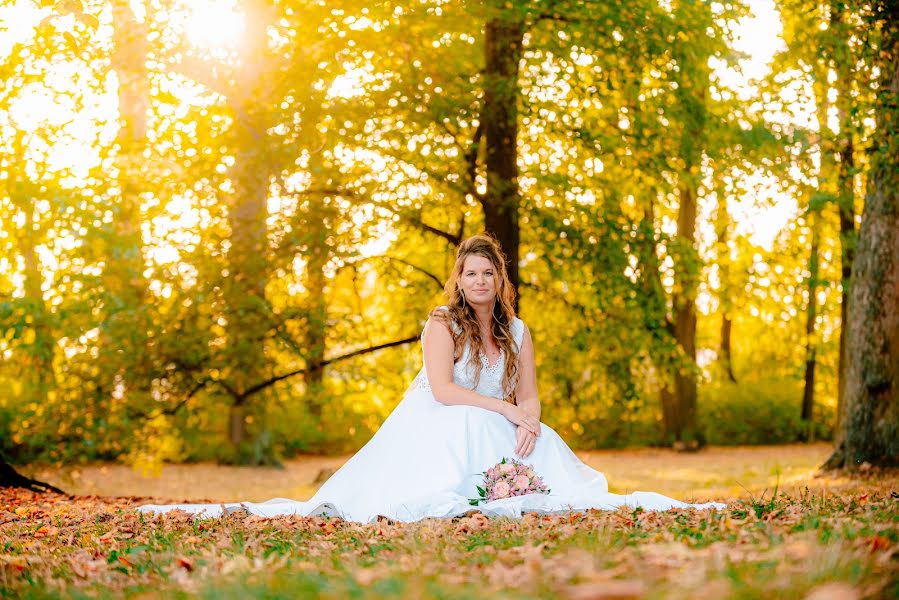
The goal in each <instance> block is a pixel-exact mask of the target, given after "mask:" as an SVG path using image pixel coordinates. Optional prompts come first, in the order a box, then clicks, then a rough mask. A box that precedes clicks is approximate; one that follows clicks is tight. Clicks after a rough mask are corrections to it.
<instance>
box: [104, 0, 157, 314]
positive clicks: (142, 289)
mask: <svg viewBox="0 0 899 600" xmlns="http://www.w3.org/2000/svg"><path fill="white" fill-rule="evenodd" d="M112 18H113V36H114V37H113V42H114V44H115V52H113V54H112V66H113V68H114V69H115V74H116V77H117V78H118V84H119V87H118V99H119V130H118V133H117V136H116V143H117V144H118V146H119V148H118V153H117V155H116V163H115V164H116V167H117V168H118V183H119V189H120V196H119V199H118V203H117V210H118V212H117V214H116V219H115V221H114V227H115V228H116V229H115V234H116V235H115V237H114V239H113V242H112V243H113V247H112V248H111V251H110V252H109V256H110V260H109V263H108V265H107V268H106V270H105V272H104V279H105V282H106V286H107V288H108V291H109V296H110V298H111V299H112V303H113V306H111V307H110V310H111V311H112V312H113V313H115V312H118V311H119V310H122V309H126V310H127V309H134V308H135V307H138V306H140V305H141V304H143V302H144V299H145V298H146V295H147V283H146V281H145V279H144V276H143V271H144V260H143V240H142V238H141V224H140V210H141V199H140V193H141V191H142V188H141V185H142V182H144V181H146V179H147V172H146V169H145V167H144V162H145V159H144V157H143V152H144V150H145V149H146V144H147V111H148V110H149V106H150V77H149V73H148V72H147V67H146V63H147V39H146V38H147V27H146V24H145V23H140V22H138V20H137V17H136V15H135V14H134V12H133V10H132V9H131V5H130V3H129V2H128V1H127V0H116V1H115V2H113V3H112ZM128 321H129V323H128V327H129V330H130V331H133V330H134V319H133V313H131V314H130V315H129V318H128Z"/></svg>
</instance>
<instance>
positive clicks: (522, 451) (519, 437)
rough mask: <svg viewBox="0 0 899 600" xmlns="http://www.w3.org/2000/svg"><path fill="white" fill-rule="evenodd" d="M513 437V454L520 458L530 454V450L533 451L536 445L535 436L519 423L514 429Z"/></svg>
mask: <svg viewBox="0 0 899 600" xmlns="http://www.w3.org/2000/svg"><path fill="white" fill-rule="evenodd" d="M515 439H516V444H515V454H517V455H518V456H520V457H521V458H527V457H528V456H530V455H531V452H533V451H534V448H535V447H536V446H537V436H536V435H534V434H533V433H531V431H529V430H528V429H525V428H524V427H522V426H520V425H519V426H518V429H517V430H516V431H515Z"/></svg>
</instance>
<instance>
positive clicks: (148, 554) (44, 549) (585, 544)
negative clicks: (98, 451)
mask: <svg viewBox="0 0 899 600" xmlns="http://www.w3.org/2000/svg"><path fill="white" fill-rule="evenodd" d="M897 484H899V472H897V471H895V470H880V469H869V470H867V471H865V472H855V473H851V474H845V473H843V474H823V475H821V476H819V477H818V478H816V479H815V480H814V486H805V487H802V488H788V489H780V488H779V487H778V486H775V487H774V488H773V489H772V490H771V491H764V492H762V493H755V492H751V491H747V493H745V494H744V495H743V496H741V497H738V498H730V499H726V498H720V497H719V498H710V499H714V500H719V501H720V500H726V501H728V502H729V506H728V508H727V509H725V510H720V511H699V510H694V509H674V510H670V511H664V512H652V511H644V510H643V509H640V508H638V509H629V508H620V509H618V510H615V511H600V510H588V511H580V512H571V513H564V514H553V515H538V514H526V515H525V516H524V517H522V518H521V519H507V518H488V517H486V516H485V515H483V514H481V513H479V512H476V510H473V511H471V512H470V513H469V514H467V515H466V516H462V517H457V518H453V519H440V520H438V519H428V520H424V521H421V522H417V523H402V522H394V521H391V520H389V519H380V520H379V521H378V522H376V523H372V524H365V525H363V524H358V523H351V522H346V521H342V520H340V519H336V518H321V517H300V516H288V517H277V518H261V517H257V516H250V515H247V514H246V513H245V512H243V511H238V512H236V513H234V514H231V515H229V516H227V517H224V518H221V519H205V520H199V519H196V518H194V517H193V516H192V515H189V514H186V513H184V512H180V511H175V512H172V513H167V514H164V515H156V516H150V515H144V514H141V513H138V512H136V511H135V510H134V509H135V507H136V506H138V505H140V504H142V503H145V502H147V501H149V499H148V498H135V497H100V496H63V495H56V494H44V495H42V494H35V493H32V492H27V491H22V490H10V489H3V490H0V597H20V596H30V597H48V598H50V597H60V598H67V597H83V596H84V595H89V596H97V597H122V596H128V597H134V596H143V597H157V596H178V597H182V596H183V595H184V594H187V595H209V596H215V597H220V596H222V597H241V598H243V597H261V596H271V595H279V594H280V595H287V596H295V597H302V596H310V597H313V596H314V597H324V598H344V597H347V596H353V597H360V598H368V597H372V598H375V597H378V598H379V597H408V598H473V597H477V598H513V597H514V598H544V597H546V598H548V597H562V598H571V599H587V598H590V599H603V598H606V599H610V598H703V600H710V599H712V598H756V597H770V598H803V599H815V600H826V599H831V600H840V599H848V598H890V597H899V545H897V544H899V499H897V491H899V485H897Z"/></svg>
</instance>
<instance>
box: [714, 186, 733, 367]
mask: <svg viewBox="0 0 899 600" xmlns="http://www.w3.org/2000/svg"><path fill="white" fill-rule="evenodd" d="M718 198H720V199H721V200H719V204H718V210H717V215H716V219H715V221H716V222H715V235H716V237H717V247H718V257H717V260H718V275H719V277H718V279H719V284H720V288H719V289H720V291H719V293H718V305H719V307H720V311H721V357H720V359H719V361H720V363H721V365H722V367H723V368H724V374H725V375H727V378H728V379H729V380H730V381H731V382H732V383H736V382H737V378H736V377H735V376H734V369H733V352H732V350H731V348H732V344H733V341H732V340H733V321H732V320H731V313H732V310H733V306H732V302H731V294H732V289H731V286H730V248H729V247H728V245H727V242H728V236H729V233H730V216H729V215H728V213H727V200H726V198H725V193H724V191H723V190H722V191H721V193H719V194H718Z"/></svg>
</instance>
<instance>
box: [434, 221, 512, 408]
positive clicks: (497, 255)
mask: <svg viewBox="0 0 899 600" xmlns="http://www.w3.org/2000/svg"><path fill="white" fill-rule="evenodd" d="M469 256H482V257H484V258H486V259H487V260H489V261H490V262H491V263H493V269H494V270H493V272H494V273H495V275H494V277H496V278H497V280H498V281H497V286H496V301H495V302H494V305H493V320H492V333H493V337H494V338H495V339H496V342H497V344H499V347H500V348H501V349H502V350H503V352H504V353H505V357H506V358H505V363H506V364H505V370H504V372H503V383H502V387H503V395H504V396H505V400H506V401H507V402H511V403H513V404H514V403H515V389H514V388H515V384H516V383H517V381H516V380H517V378H518V351H519V348H518V344H516V343H515V340H514V338H513V336H512V321H513V319H515V308H514V306H515V304H514V302H515V290H514V288H513V287H512V283H511V281H509V273H508V271H507V270H506V259H505V256H503V252H502V250H501V249H500V247H499V243H498V242H497V241H496V240H495V239H493V238H492V237H490V236H488V235H475V236H472V237H470V238H468V239H467V240H465V241H464V242H462V243H461V244H460V245H459V249H458V251H457V252H456V263H455V265H454V266H453V270H452V273H451V274H450V277H449V279H448V280H447V282H446V285H444V288H443V289H444V292H445V293H446V296H447V298H448V302H447V307H448V310H440V309H435V310H433V311H431V317H433V318H435V319H438V320H440V321H443V322H444V323H445V324H446V325H447V326H448V328H449V329H450V331H452V332H453V334H454V335H453V346H454V348H453V361H454V362H456V361H458V360H459V359H460V358H461V357H462V353H463V351H464V348H465V345H466V343H467V344H470V345H471V356H470V358H469V364H470V366H471V367H472V368H474V370H475V373H476V375H475V385H477V382H478V381H479V380H480V375H481V365H480V355H481V353H482V352H484V342H483V340H481V328H480V325H479V324H478V319H477V315H475V312H474V309H473V308H472V307H471V305H470V304H469V303H468V302H466V301H465V297H464V296H463V294H462V290H461V289H459V278H460V277H461V276H462V269H463V267H464V266H465V259H466V258H468V257H469ZM453 323H455V324H456V325H457V328H454V327H453V326H452V324H453ZM457 330H458V333H457Z"/></svg>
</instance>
